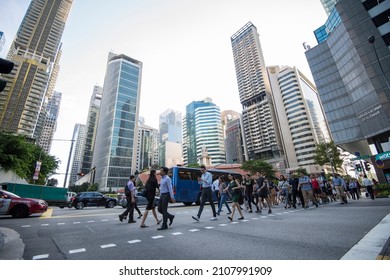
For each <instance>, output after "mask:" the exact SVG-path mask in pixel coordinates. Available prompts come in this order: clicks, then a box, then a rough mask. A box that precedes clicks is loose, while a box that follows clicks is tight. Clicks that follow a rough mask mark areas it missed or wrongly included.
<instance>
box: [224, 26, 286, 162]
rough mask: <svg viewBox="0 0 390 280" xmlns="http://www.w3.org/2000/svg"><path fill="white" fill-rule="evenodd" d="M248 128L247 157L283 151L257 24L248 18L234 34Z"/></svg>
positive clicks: (236, 67)
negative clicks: (248, 20)
mask: <svg viewBox="0 0 390 280" xmlns="http://www.w3.org/2000/svg"><path fill="white" fill-rule="evenodd" d="M230 39H231V44H232V49H233V57H234V65H235V69H236V77H237V84H238V91H239V95H240V102H241V104H242V108H243V110H242V119H243V130H244V137H245V140H244V143H245V144H246V145H245V153H246V154H245V158H246V160H248V159H269V158H275V157H278V156H280V155H281V154H283V151H282V147H281V143H280V137H279V135H278V130H277V127H276V120H275V113H274V109H273V103H272V96H271V91H270V86H269V81H268V77H267V70H266V66H265V62H264V57H263V53H262V50H261V45H260V39H259V34H258V32H257V28H256V27H255V26H254V25H253V24H252V23H251V22H248V23H247V24H246V25H245V26H244V27H242V28H241V29H240V30H239V31H237V32H236V33H235V34H234V35H233V36H231V38H230Z"/></svg>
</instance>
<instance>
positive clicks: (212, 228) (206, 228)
mask: <svg viewBox="0 0 390 280" xmlns="http://www.w3.org/2000/svg"><path fill="white" fill-rule="evenodd" d="M213 228H214V227H205V229H213Z"/></svg>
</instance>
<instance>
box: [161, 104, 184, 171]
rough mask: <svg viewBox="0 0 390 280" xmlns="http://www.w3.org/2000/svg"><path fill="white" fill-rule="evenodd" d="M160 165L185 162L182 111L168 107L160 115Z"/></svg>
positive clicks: (169, 165)
mask: <svg viewBox="0 0 390 280" xmlns="http://www.w3.org/2000/svg"><path fill="white" fill-rule="evenodd" d="M159 119H160V121H159V133H160V137H159V157H160V165H161V166H167V167H172V166H176V165H177V164H181V163H183V153H182V142H183V126H182V116H181V113H180V112H176V111H174V110H171V109H168V110H166V111H165V112H164V113H162V114H161V115H160V118H159Z"/></svg>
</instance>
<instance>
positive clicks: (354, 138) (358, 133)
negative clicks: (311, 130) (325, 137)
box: [305, 0, 390, 182]
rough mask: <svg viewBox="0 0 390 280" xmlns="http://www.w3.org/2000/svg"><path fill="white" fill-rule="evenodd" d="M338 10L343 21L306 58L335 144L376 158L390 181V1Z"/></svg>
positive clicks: (344, 2) (357, 2) (341, 4)
mask: <svg viewBox="0 0 390 280" xmlns="http://www.w3.org/2000/svg"><path fill="white" fill-rule="evenodd" d="M335 9H336V10H337V12H338V14H339V15H340V18H341V22H340V23H339V25H338V26H337V27H336V28H335V29H333V31H332V32H331V33H330V34H329V35H328V37H327V39H326V40H325V41H323V42H322V43H320V44H318V45H317V46H315V47H313V48H311V49H310V50H308V51H307V52H306V53H305V54H306V58H307V60H308V63H309V66H310V69H311V72H312V74H313V77H314V80H315V83H316V86H317V89H318V93H319V96H320V99H321V102H322V105H323V108H324V112H325V115H326V119H327V121H328V124H329V129H330V132H331V134H332V138H333V140H334V142H335V143H336V144H337V145H339V146H340V147H341V148H343V149H344V150H346V151H348V152H350V153H352V154H356V155H359V156H371V157H370V158H369V159H368V160H369V161H370V163H373V164H374V167H375V171H376V173H377V175H378V179H379V180H380V181H381V182H385V174H387V173H389V174H390V160H389V159H390V156H387V153H386V152H388V151H390V122H389V119H390V102H389V99H390V86H389V81H390V22H389V16H390V2H389V1H371V0H366V1H361V0H339V1H338V3H337V4H336V5H335ZM389 154H390V153H389ZM377 160H380V161H382V162H377ZM377 163H378V164H377ZM378 167H380V168H378Z"/></svg>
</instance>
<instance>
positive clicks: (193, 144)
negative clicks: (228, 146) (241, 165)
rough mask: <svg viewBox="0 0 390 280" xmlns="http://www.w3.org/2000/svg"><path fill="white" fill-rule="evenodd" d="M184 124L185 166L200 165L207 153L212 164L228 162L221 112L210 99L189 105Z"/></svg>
mask: <svg viewBox="0 0 390 280" xmlns="http://www.w3.org/2000/svg"><path fill="white" fill-rule="evenodd" d="M183 123H184V125H183V161H184V164H186V165H188V164H196V163H200V161H199V159H200V157H201V156H202V153H203V154H204V153H205V152H206V151H207V154H208V156H209V157H210V163H211V164H220V163H225V162H226V158H225V148H224V142H223V131H222V122H221V111H220V109H219V107H218V106H217V105H215V104H214V103H213V102H212V100H211V99H210V98H206V99H204V100H202V101H194V102H191V103H190V104H188V105H187V106H186V115H185V117H184V119H183Z"/></svg>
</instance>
